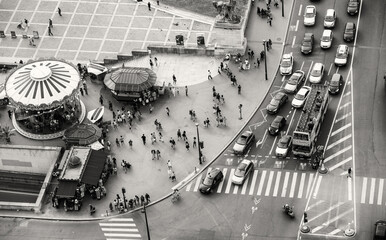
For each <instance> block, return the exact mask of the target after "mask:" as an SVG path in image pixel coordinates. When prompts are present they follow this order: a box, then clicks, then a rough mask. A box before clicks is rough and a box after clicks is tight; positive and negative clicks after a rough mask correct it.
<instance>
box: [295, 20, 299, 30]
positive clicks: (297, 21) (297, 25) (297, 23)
mask: <svg viewBox="0 0 386 240" xmlns="http://www.w3.org/2000/svg"><path fill="white" fill-rule="evenodd" d="M298 27H299V20H296V27H295V31H296V32H297V31H298Z"/></svg>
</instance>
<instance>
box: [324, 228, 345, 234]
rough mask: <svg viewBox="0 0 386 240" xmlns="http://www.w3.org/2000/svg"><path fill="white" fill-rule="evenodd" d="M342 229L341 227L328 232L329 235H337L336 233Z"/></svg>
mask: <svg viewBox="0 0 386 240" xmlns="http://www.w3.org/2000/svg"><path fill="white" fill-rule="evenodd" d="M341 231H342V230H341V229H339V228H337V229H335V230H334V231H332V232H329V233H327V235H335V234H337V233H339V232H341Z"/></svg>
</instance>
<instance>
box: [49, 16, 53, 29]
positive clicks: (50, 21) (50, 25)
mask: <svg viewBox="0 0 386 240" xmlns="http://www.w3.org/2000/svg"><path fill="white" fill-rule="evenodd" d="M48 26H49V27H51V28H53V27H54V25H52V19H51V18H49V19H48Z"/></svg>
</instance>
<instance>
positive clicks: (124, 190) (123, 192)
mask: <svg viewBox="0 0 386 240" xmlns="http://www.w3.org/2000/svg"><path fill="white" fill-rule="evenodd" d="M125 193H126V189H125V188H124V187H122V195H123V203H124V204H125V209H126V208H127V205H126V196H125Z"/></svg>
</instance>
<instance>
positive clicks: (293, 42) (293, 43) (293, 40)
mask: <svg viewBox="0 0 386 240" xmlns="http://www.w3.org/2000/svg"><path fill="white" fill-rule="evenodd" d="M295 40H296V36H294V38H293V39H292V46H291V47H294V45H295Z"/></svg>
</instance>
